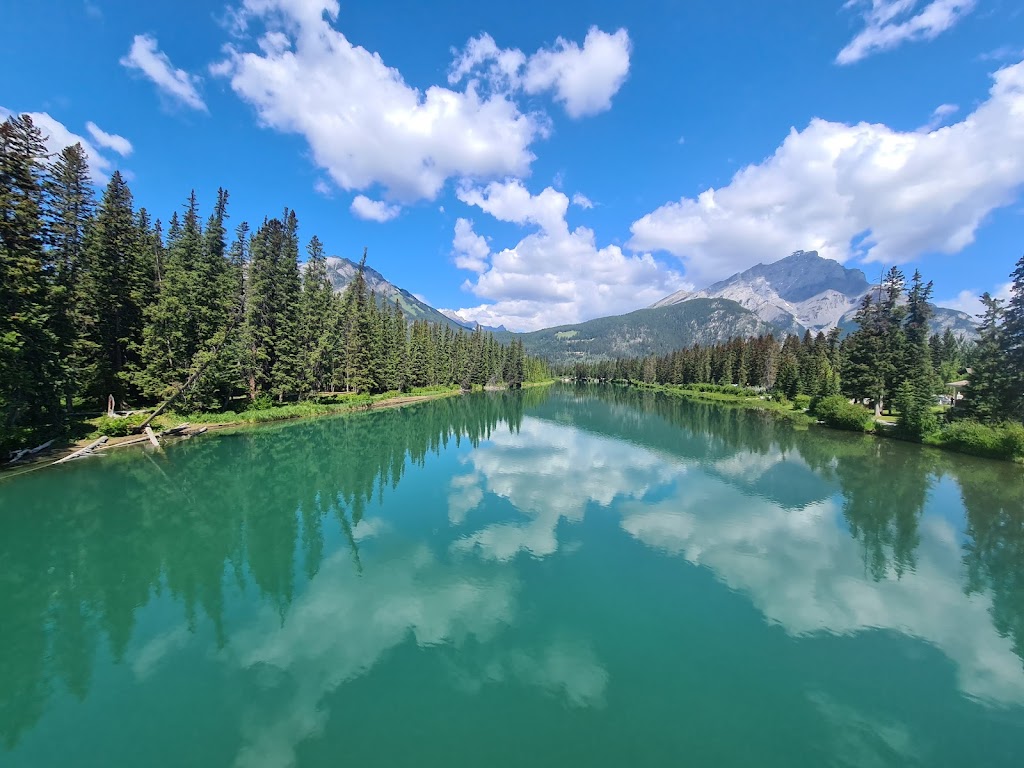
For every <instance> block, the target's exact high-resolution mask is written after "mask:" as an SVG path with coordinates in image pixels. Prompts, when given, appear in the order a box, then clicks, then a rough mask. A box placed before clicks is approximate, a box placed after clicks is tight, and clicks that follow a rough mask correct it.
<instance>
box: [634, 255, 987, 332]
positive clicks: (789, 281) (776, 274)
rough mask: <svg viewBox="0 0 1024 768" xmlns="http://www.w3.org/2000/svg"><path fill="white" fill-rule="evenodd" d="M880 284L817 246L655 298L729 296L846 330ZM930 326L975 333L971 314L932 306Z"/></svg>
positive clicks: (765, 312)
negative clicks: (820, 251)
mask: <svg viewBox="0 0 1024 768" xmlns="http://www.w3.org/2000/svg"><path fill="white" fill-rule="evenodd" d="M877 287H878V286H877V285H873V284H871V283H870V282H868V279H867V277H866V276H865V275H864V273H863V272H862V271H861V270H859V269H848V268H846V267H844V266H843V265H842V264H840V263H839V262H837V261H833V260H832V259H824V258H822V257H821V256H819V255H818V253H817V251H796V252H795V253H793V254H791V255H789V256H787V257H786V258H784V259H780V260H779V261H776V262H773V263H771V264H758V265H757V266H755V267H751V268H750V269H747V270H744V271H743V272H738V273H737V274H735V275H733V276H732V277H729V278H727V279H725V280H722V281H720V282H717V283H714V284H713V285H710V286H708V287H707V288H704V289H702V290H699V291H692V292H687V291H678V292H676V293H673V294H672V295H670V296H666V297H665V298H664V299H661V300H660V301H658V302H656V303H655V304H654V305H653V306H654V307H666V306H672V305H674V304H679V303H682V302H687V301H693V300H694V299H707V298H720V299H730V300H732V301H735V302H737V303H738V304H740V305H741V306H742V307H744V308H746V309H749V310H750V311H751V312H754V313H755V314H756V315H757V316H758V317H759V318H761V319H762V320H764V321H765V322H768V323H772V324H774V325H776V326H778V327H779V328H780V329H784V330H787V331H789V332H791V333H803V332H804V331H807V330H810V331H811V332H813V333H817V332H818V331H828V330H829V329H831V328H836V327H839V328H842V329H844V330H848V329H849V328H851V327H852V326H853V316H854V315H855V314H856V312H857V307H858V306H859V305H860V302H861V300H862V299H863V298H864V296H865V294H867V293H870V292H871V291H872V290H875V289H876V288H877ZM933 309H934V310H935V312H934V316H933V318H932V330H933V331H935V332H939V333H941V332H943V331H945V330H946V328H950V329H951V330H952V331H953V332H954V333H960V334H966V335H973V334H974V332H975V324H974V321H973V319H972V318H971V316H970V315H968V314H967V313H965V312H960V311H958V310H955V309H948V308H946V307H933Z"/></svg>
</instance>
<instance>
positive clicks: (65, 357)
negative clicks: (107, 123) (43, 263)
mask: <svg viewBox="0 0 1024 768" xmlns="http://www.w3.org/2000/svg"><path fill="white" fill-rule="evenodd" d="M49 193H50V210H49V213H50V222H49V229H50V245H51V248H52V257H51V258H52V261H53V263H54V295H53V303H54V332H55V334H56V338H57V357H58V359H59V360H60V366H61V375H60V378H61V386H62V394H63V397H64V407H65V409H66V410H67V411H71V410H72V405H73V399H74V397H75V395H76V394H77V393H78V392H79V391H80V390H81V389H82V388H83V386H84V385H85V382H86V381H87V380H88V377H89V375H90V372H91V370H92V357H93V354H92V353H93V350H92V349H91V348H90V347H89V346H88V345H87V343H86V341H85V335H84V334H85V330H86V328H87V327H88V320H89V318H88V316H87V314H86V312H85V310H84V306H83V304H84V301H83V296H82V292H81V284H82V281H83V279H84V273H85V270H86V268H87V265H86V258H85V256H86V254H85V244H86V236H87V234H88V230H89V227H90V226H92V223H93V216H94V215H95V209H96V201H95V199H94V196H93V191H92V183H91V182H90V180H89V164H88V158H87V156H86V154H85V150H84V149H82V145H81V144H72V145H71V146H69V147H65V148H64V149H63V150H61V152H60V153H59V154H58V156H57V158H56V160H55V161H54V163H53V166H52V167H51V169H50V186H49Z"/></svg>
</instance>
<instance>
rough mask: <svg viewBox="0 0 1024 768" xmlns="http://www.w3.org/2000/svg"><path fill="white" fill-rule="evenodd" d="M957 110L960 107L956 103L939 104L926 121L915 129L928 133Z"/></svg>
mask: <svg viewBox="0 0 1024 768" xmlns="http://www.w3.org/2000/svg"><path fill="white" fill-rule="evenodd" d="M959 111H960V107H959V106H958V105H957V104H939V106H937V107H936V108H935V109H933V110H932V114H931V117H930V118H928V122H927V123H925V124H924V125H923V126H921V127H920V128H918V129H917V130H918V131H920V132H922V133H930V132H931V131H934V130H935V129H936V128H938V127H939V126H940V125H942V124H943V123H945V122H946V119H947V118H949V117H952V116H953V115H955V114H956V113H957V112H959Z"/></svg>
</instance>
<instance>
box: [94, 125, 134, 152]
mask: <svg viewBox="0 0 1024 768" xmlns="http://www.w3.org/2000/svg"><path fill="white" fill-rule="evenodd" d="M85 130H87V131H88V132H89V135H90V136H92V140H93V141H95V142H96V143H97V144H99V145H100V146H101V147H105V148H106V149H112V150H113V151H114V152H117V154H119V155H120V156H121V157H128V155H130V154H131V153H132V150H133V147H132V143H131V142H130V141H128V139H126V138H125V137H124V136H118V135H117V134H116V133H107V132H106V131H104V130H103V129H102V128H100V127H99V126H98V125H96V123H94V122H92V121H91V120H90V121H89V122H87V123H86V124H85Z"/></svg>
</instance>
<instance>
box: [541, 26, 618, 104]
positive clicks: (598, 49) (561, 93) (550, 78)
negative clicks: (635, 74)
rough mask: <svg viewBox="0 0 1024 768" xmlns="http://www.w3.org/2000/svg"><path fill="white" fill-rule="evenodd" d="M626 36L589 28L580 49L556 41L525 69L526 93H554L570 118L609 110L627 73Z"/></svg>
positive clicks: (564, 42) (573, 45) (576, 46)
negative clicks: (550, 91)
mask: <svg viewBox="0 0 1024 768" xmlns="http://www.w3.org/2000/svg"><path fill="white" fill-rule="evenodd" d="M629 52H630V42H629V34H628V33H627V32H626V30H624V29H620V30H618V31H617V32H615V33H614V34H608V33H607V32H602V31H601V30H600V29H598V28H597V27H591V28H590V31H589V32H587V37H586V39H585V40H584V41H583V47H582V48H581V47H580V46H578V45H576V43H574V42H571V41H569V40H564V39H563V38H561V37H560V38H558V40H557V41H556V43H555V46H554V48H551V49H550V50H541V51H538V52H537V53H536V54H534V55H533V56H532V57H531V58H530V61H529V63H528V64H527V67H526V76H525V77H524V79H523V87H524V88H525V89H526V92H527V93H542V92H543V91H546V90H549V89H550V90H553V91H554V92H555V99H556V100H558V101H560V102H561V103H562V104H563V105H564V106H565V111H566V112H567V113H568V114H569V116H570V117H584V116H586V115H595V114H597V113H598V112H604V111H605V110H608V109H611V106H612V96H614V95H615V94H616V93H618V91H619V89H620V88H621V87H622V84H623V83H624V82H625V81H626V75H627V74H628V73H629Z"/></svg>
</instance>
